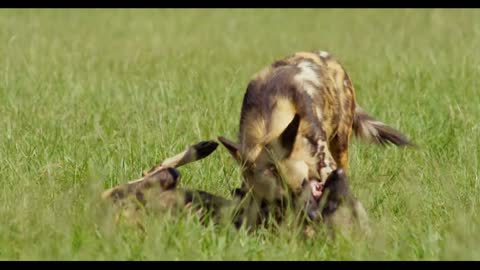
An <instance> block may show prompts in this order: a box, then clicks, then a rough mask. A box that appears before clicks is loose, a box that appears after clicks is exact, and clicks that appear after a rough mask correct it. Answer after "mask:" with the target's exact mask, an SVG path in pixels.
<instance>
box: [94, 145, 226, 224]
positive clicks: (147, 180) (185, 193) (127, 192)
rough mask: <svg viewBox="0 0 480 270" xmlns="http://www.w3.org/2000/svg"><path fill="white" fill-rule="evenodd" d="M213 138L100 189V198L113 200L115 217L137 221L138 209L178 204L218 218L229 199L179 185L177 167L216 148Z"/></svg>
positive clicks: (163, 209) (174, 207)
mask: <svg viewBox="0 0 480 270" xmlns="http://www.w3.org/2000/svg"><path fill="white" fill-rule="evenodd" d="M217 146H218V144H217V143H216V142H214V141H204V142H200V143H197V144H194V145H192V146H190V147H188V148H187V149H186V150H185V151H183V152H181V153H179V154H177V155H175V156H173V157H170V158H167V159H166V160H164V161H163V162H161V163H160V164H158V165H156V166H154V167H152V168H151V169H150V170H148V171H145V172H144V173H143V177H142V178H140V179H137V180H134V181H130V182H128V183H126V184H121V185H118V186H116V187H113V188H110V189H108V190H106V191H104V192H103V194H102V198H103V199H105V200H112V201H113V202H114V203H115V204H116V205H117V206H119V207H120V214H119V215H118V216H117V219H118V218H121V217H123V218H126V219H127V222H130V223H136V224H137V225H140V222H139V214H140V212H141V211H140V210H142V209H147V210H149V211H151V212H152V211H155V212H158V211H160V212H166V211H171V210H178V209H181V208H191V209H193V210H195V211H197V212H198V213H199V214H200V215H201V218H202V219H203V220H205V221H206V220H208V219H207V217H212V218H213V221H214V222H219V221H220V217H221V213H222V211H223V209H225V208H226V207H229V206H231V205H232V201H231V200H228V199H226V198H223V197H221V196H217V195H214V194H211V193H208V192H205V191H201V190H189V189H179V188H177V185H178V183H179V181H180V178H181V174H180V172H179V171H178V170H177V169H176V168H177V167H180V166H182V165H185V164H188V163H190V162H194V161H197V160H200V159H203V158H205V157H207V156H208V155H210V154H211V153H212V152H213V151H215V150H216V148H217Z"/></svg>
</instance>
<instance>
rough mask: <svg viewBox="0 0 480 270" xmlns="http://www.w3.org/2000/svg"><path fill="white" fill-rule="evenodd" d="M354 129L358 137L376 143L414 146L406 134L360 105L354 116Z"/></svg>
mask: <svg viewBox="0 0 480 270" xmlns="http://www.w3.org/2000/svg"><path fill="white" fill-rule="evenodd" d="M353 131H354V132H355V135H356V136H357V137H360V138H362V139H365V140H367V141H369V142H373V143H376V144H381V145H388V144H394V145H397V146H414V144H412V143H411V142H410V140H409V139H408V138H407V137H406V136H405V135H403V134H402V133H400V132H399V131H398V130H396V129H394V128H392V127H389V126H387V125H386V124H385V123H382V122H380V121H378V120H375V119H374V118H373V117H371V116H370V115H368V114H367V113H366V112H365V111H364V110H363V109H362V108H361V107H360V106H358V105H357V106H356V109H355V116H354V118H353Z"/></svg>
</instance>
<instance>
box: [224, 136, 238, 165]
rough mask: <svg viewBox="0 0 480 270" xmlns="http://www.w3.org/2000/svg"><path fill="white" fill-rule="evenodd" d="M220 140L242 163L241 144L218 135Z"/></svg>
mask: <svg viewBox="0 0 480 270" xmlns="http://www.w3.org/2000/svg"><path fill="white" fill-rule="evenodd" d="M218 140H219V141H220V142H221V143H222V145H223V146H225V148H227V150H228V152H229V153H230V155H232V157H233V158H234V159H235V160H236V161H237V162H238V163H241V161H242V159H241V156H240V145H239V144H238V143H235V142H233V141H231V140H229V139H227V138H225V137H222V136H220V137H218Z"/></svg>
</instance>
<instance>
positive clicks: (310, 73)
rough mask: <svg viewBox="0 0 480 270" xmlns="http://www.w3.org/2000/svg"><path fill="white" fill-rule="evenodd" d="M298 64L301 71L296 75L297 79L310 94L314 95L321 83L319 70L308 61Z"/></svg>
mask: <svg viewBox="0 0 480 270" xmlns="http://www.w3.org/2000/svg"><path fill="white" fill-rule="evenodd" d="M297 66H298V67H299V68H300V70H301V71H300V73H298V74H297V75H295V81H297V82H298V83H299V84H300V85H301V87H302V88H303V89H304V90H305V91H306V92H307V94H308V95H309V96H311V97H313V95H314V94H315V92H316V91H317V87H319V86H320V85H321V83H320V80H319V78H318V74H317V72H315V70H314V68H313V66H312V64H311V63H310V62H307V61H303V62H300V63H299V64H298V65H297ZM305 82H309V83H305ZM312 84H313V85H312Z"/></svg>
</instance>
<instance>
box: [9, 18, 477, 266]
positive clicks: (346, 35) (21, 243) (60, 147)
mask: <svg viewBox="0 0 480 270" xmlns="http://www.w3.org/2000/svg"><path fill="white" fill-rule="evenodd" d="M479 18H480V11H479V10H467V9H465V10H464V9H454V10H442V9H433V10H432V9H418V10H410V9H372V10H369V9H286V10H285V9H258V10H255V9H178V10H176V9H157V10H155V9H154V10H146V9H135V10H122V9H110V10H109V9H103V10H101V9H68V10H62V9H60V10H48V9H42V10H40V9H39V10H11V9H10V10H9V9H5V10H1V11H0V30H1V31H0V40H1V42H0V115H1V116H0V179H1V181H2V182H1V183H2V185H1V187H2V188H1V190H0V200H1V207H0V216H1V219H2V221H1V222H0V258H1V259H6V260H32V259H33V260H372V259H373V260H459V259H467V260H471V259H473V260H477V259H480V244H479V243H480V236H479V235H480V234H479V233H480V218H479V214H478V212H477V209H478V207H479V198H480V196H479V195H480V190H479V189H480V185H479V182H478V181H479V180H478V175H479V167H480V162H479V153H480V150H479V147H478V145H479V143H480V135H479V134H480V122H479V119H480V106H479V104H480V98H479V93H480V92H479V90H478V87H479V83H478V79H477V78H478V74H479V71H480V65H479V63H480V51H479V50H478V48H479V47H480V35H479V34H480V19H479ZM314 49H322V50H327V51H330V52H331V53H332V54H333V55H334V56H335V57H336V58H337V59H339V61H340V62H341V63H342V64H343V65H344V66H345V68H346V69H347V72H348V73H349V75H350V77H351V78H352V80H353V82H354V86H355V88H356V91H357V99H358V102H359V104H361V106H362V107H364V108H365V109H366V110H367V111H368V112H369V113H371V114H372V115H374V116H375V117H376V118H378V119H380V120H382V121H385V122H386V123H388V124H390V125H392V126H394V127H397V128H399V129H400V130H401V131H402V132H404V133H405V134H407V135H408V136H409V137H411V138H412V139H413V140H414V142H415V143H417V144H418V145H419V146H420V149H419V150H415V151H414V150H407V151H405V150H401V149H395V148H386V149H384V148H381V147H377V146H371V145H366V144H363V143H361V142H360V141H358V140H354V141H353V143H352V145H351V150H350V167H351V172H350V173H351V185H352V188H353V191H354V193H355V195H357V197H358V198H359V199H360V200H361V201H362V202H363V203H364V205H365V207H366V208H367V211H368V213H369V214H370V217H371V219H372V223H373V228H374V234H373V235H372V237H370V238H369V239H368V240H366V241H349V239H340V240H338V241H336V242H331V241H326V240H325V239H314V240H308V241H303V240H300V239H299V238H298V237H296V236H295V235H292V234H291V233H290V232H289V231H288V230H284V231H281V232H280V233H278V234H273V233H271V232H269V231H262V230H261V231H259V232H258V233H256V234H253V235H248V234H247V233H245V232H244V231H240V232H236V231H235V230H233V229H232V228H213V227H207V228H204V227H202V226H201V225H200V224H199V223H198V221H196V220H195V219H194V218H190V217H185V218H184V219H176V220H173V219H172V220H169V219H167V218H166V219H162V218H155V217H150V218H149V219H148V220H147V221H146V225H147V226H146V228H147V233H146V235H143V236H142V235H140V234H139V233H138V232H137V231H135V230H133V229H130V228H126V227H122V226H117V227H115V226H114V225H113V223H112V221H111V219H110V216H109V215H106V214H104V212H103V210H102V207H101V205H100V204H99V203H98V195H99V193H100V192H101V191H102V190H103V189H104V188H108V187H111V186H113V185H116V184H118V183H123V182H125V181H128V180H130V179H134V178H137V177H138V176H139V175H140V173H141V171H142V170H144V169H147V168H150V167H151V166H152V165H153V164H156V162H159V161H161V160H162V159H163V158H165V157H167V156H170V155H172V154H174V153H177V152H179V151H181V150H183V149H184V148H185V147H186V146H187V145H190V144H191V143H193V142H197V141H200V140H205V139H215V138H216V137H217V136H219V135H223V136H227V137H230V138H234V137H235V135H236V132H237V130H238V120H239V113H240V106H241V101H242V98H243V94H244V91H245V89H246V86H247V84H248V81H249V79H250V78H251V76H252V75H253V74H254V73H255V72H257V71H258V70H259V69H261V68H262V67H264V66H265V65H268V64H270V63H271V62H272V61H274V60H276V59H278V58H282V57H284V56H287V55H290V54H292V53H294V52H295V51H302V50H314ZM180 171H181V173H182V174H183V178H182V186H189V187H193V188H199V189H203V190H207V191H210V192H213V193H216V194H219V195H224V196H228V195H229V190H231V189H232V188H234V187H236V186H238V185H239V183H240V174H239V171H238V169H237V166H236V164H235V162H234V161H233V160H231V158H230V156H229V155H228V154H227V153H226V151H224V149H223V148H221V147H219V148H218V150H217V151H216V152H214V153H213V154H212V155H211V156H210V157H209V158H207V159H205V160H202V161H200V162H197V163H193V164H190V165H188V166H185V167H182V168H181V169H180Z"/></svg>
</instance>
